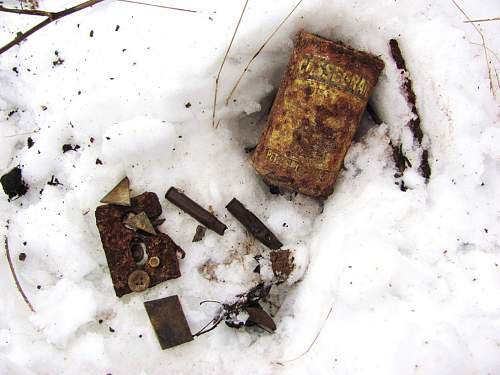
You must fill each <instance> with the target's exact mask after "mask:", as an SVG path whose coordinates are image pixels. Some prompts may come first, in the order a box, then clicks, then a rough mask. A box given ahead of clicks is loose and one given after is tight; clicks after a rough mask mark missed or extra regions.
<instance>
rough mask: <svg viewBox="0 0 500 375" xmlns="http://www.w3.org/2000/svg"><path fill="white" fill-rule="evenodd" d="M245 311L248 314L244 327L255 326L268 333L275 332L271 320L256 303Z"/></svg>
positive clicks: (274, 326) (274, 324) (274, 325)
mask: <svg viewBox="0 0 500 375" xmlns="http://www.w3.org/2000/svg"><path fill="white" fill-rule="evenodd" d="M245 311H246V312H247V313H248V319H247V321H246V322H245V325H247V326H252V325H256V326H258V327H260V328H262V329H263V330H265V331H267V332H269V333H273V332H274V331H276V323H274V320H273V318H271V316H270V315H269V314H268V313H267V312H265V311H264V309H263V308H262V306H260V305H259V304H258V303H257V304H255V305H253V306H248V307H245Z"/></svg>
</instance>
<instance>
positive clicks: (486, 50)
mask: <svg viewBox="0 0 500 375" xmlns="http://www.w3.org/2000/svg"><path fill="white" fill-rule="evenodd" d="M451 2H452V3H453V4H454V5H455V7H456V8H457V9H458V10H459V11H460V13H462V14H463V15H464V17H465V18H467V21H469V23H471V24H472V26H474V28H475V29H476V31H477V32H478V34H479V36H480V37H481V45H482V46H483V51H484V58H485V59H486V67H487V68H488V79H489V80H490V91H491V93H492V94H493V97H496V95H495V88H494V86H493V79H492V72H491V65H490V62H489V59H488V48H487V47H486V42H485V40H484V35H483V33H482V32H481V30H480V29H479V27H478V26H477V25H476V24H475V23H474V22H473V20H472V19H471V18H470V17H469V16H468V15H467V13H465V11H464V10H463V9H462V8H461V7H460V5H458V4H457V2H456V1H455V0H451Z"/></svg>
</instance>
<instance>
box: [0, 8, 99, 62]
mask: <svg viewBox="0 0 500 375" xmlns="http://www.w3.org/2000/svg"><path fill="white" fill-rule="evenodd" d="M102 1H104V0H88V1H85V2H83V3H81V4H78V5H75V6H74V7H71V8H68V9H65V10H61V11H60V12H44V11H40V10H35V9H12V8H5V7H3V6H0V12H6V13H18V14H27V15H34V16H46V17H47V18H46V19H45V20H43V21H42V22H40V23H39V24H37V25H35V26H33V27H32V28H31V29H29V30H28V31H25V32H24V33H20V34H19V35H18V36H17V37H15V38H14V39H13V40H12V41H11V42H9V43H7V44H6V45H5V46H3V47H2V48H0V54H2V53H4V52H5V51H7V50H9V49H11V48H12V47H14V46H15V45H17V44H19V43H21V42H22V41H23V40H25V39H26V38H27V37H29V36H30V35H31V34H34V33H35V32H37V31H38V30H40V29H42V28H43V27H45V26H47V25H49V24H51V23H52V22H54V21H57V20H59V19H61V18H63V17H66V16H69V15H70V14H73V13H75V12H78V11H80V10H83V9H85V8H88V7H91V6H92V5H95V4H98V3H100V2H102Z"/></svg>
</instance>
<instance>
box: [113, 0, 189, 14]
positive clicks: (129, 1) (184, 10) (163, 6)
mask: <svg viewBox="0 0 500 375" xmlns="http://www.w3.org/2000/svg"><path fill="white" fill-rule="evenodd" d="M118 1H121V2H124V3H132V4H139V5H147V6H150V7H156V8H164V9H171V10H178V11H181V12H189V13H197V11H196V10H192V9H184V8H175V7H169V6H166V5H158V4H151V3H142V2H140V1H132V0H118Z"/></svg>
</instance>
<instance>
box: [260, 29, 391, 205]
mask: <svg viewBox="0 0 500 375" xmlns="http://www.w3.org/2000/svg"><path fill="white" fill-rule="evenodd" d="M383 68H384V62H383V61H382V60H380V59H379V58H378V57H376V56H373V55H371V54H368V53H365V52H360V51H356V50H354V49H352V48H350V47H347V46H345V45H344V44H341V43H336V42H332V41H330V40H327V39H324V38H321V37H319V36H316V35H313V34H309V33H306V32H304V31H301V32H300V33H299V34H298V36H297V38H296V41H295V47H294V50H293V53H292V56H291V58H290V61H289V63H288V67H287V70H286V72H285V74H284V76H283V80H282V82H281V86H280V88H279V90H278V94H277V96H276V99H275V101H274V104H273V107H272V110H271V113H270V114H269V119H268V124H267V128H266V129H265V130H264V132H263V134H262V136H261V139H260V141H259V144H258V145H257V148H256V150H255V152H254V154H253V156H252V164H253V166H254V167H255V169H256V170H257V172H258V173H259V174H260V175H261V176H263V178H264V179H265V181H266V182H268V183H269V184H271V185H276V186H279V187H283V188H288V189H291V190H294V191H298V192H301V193H303V194H306V195H309V196H313V197H319V198H324V197H327V196H328V195H330V194H331V193H332V192H333V186H334V183H335V179H336V178H337V175H338V173H339V172H340V169H341V168H342V162H343V160H344V157H345V154H346V152H347V149H348V148H349V146H350V144H351V141H352V138H353V136H354V133H355V132H356V129H357V127H358V125H359V122H360V121H361V117H362V115H363V112H364V110H365V107H366V104H367V102H368V98H369V96H370V94H371V92H372V91H373V88H374V86H375V84H376V83H377V80H378V77H379V74H380V72H381V71H382V69H383Z"/></svg>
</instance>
